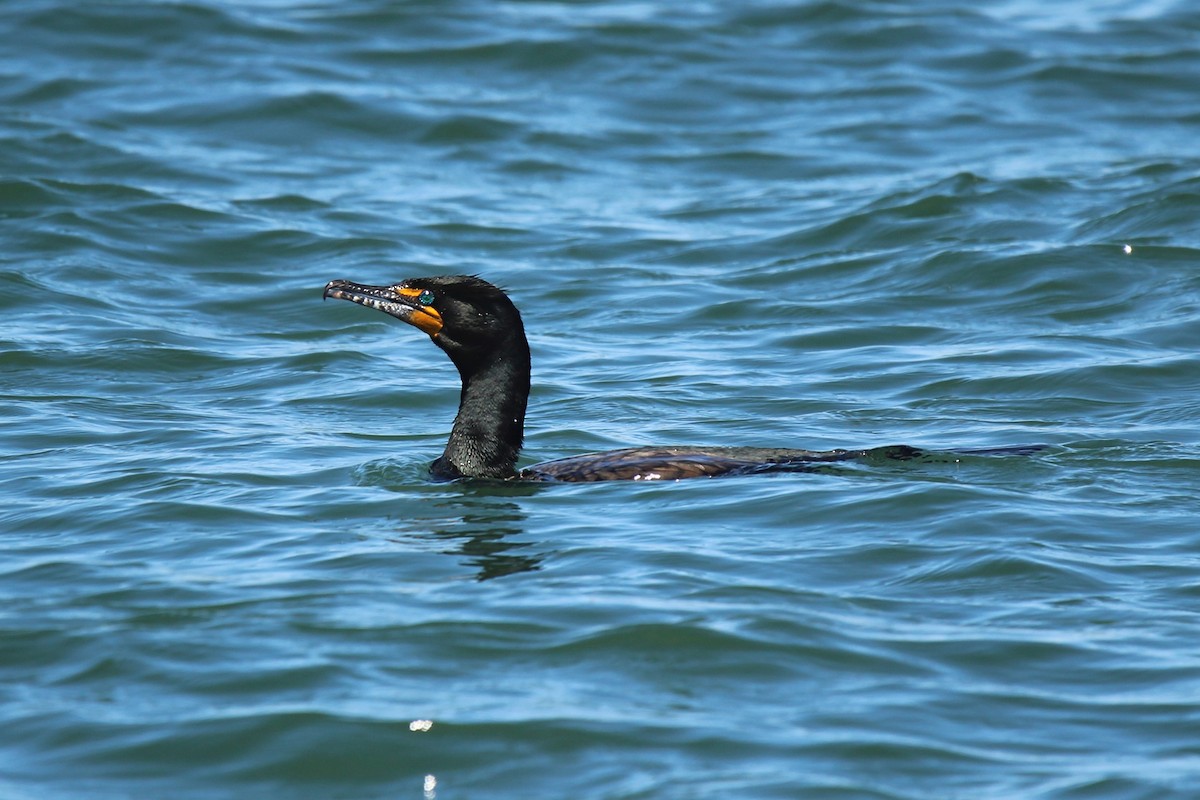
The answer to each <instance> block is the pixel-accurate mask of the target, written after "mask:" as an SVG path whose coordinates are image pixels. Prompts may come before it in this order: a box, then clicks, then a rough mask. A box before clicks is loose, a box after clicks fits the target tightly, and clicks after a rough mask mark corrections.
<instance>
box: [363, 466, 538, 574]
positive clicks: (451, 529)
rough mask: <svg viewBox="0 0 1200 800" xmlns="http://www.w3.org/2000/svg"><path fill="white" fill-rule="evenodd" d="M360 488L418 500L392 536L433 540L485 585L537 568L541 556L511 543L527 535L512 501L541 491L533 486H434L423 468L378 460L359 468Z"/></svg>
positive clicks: (528, 546) (499, 483)
mask: <svg viewBox="0 0 1200 800" xmlns="http://www.w3.org/2000/svg"><path fill="white" fill-rule="evenodd" d="M354 472H355V477H356V478H357V480H358V483H359V484H360V485H367V486H378V487H380V488H383V489H387V490H388V491H392V492H397V493H400V494H404V495H407V496H409V497H412V496H413V494H414V491H415V492H416V494H417V496H418V497H421V498H423V499H420V500H419V501H418V502H413V503H408V504H407V505H406V512H405V514H404V517H403V520H402V522H401V524H400V525H398V526H397V533H398V534H400V535H401V536H402V537H403V538H406V539H411V538H417V539H422V540H426V541H429V540H433V541H436V542H438V543H439V545H441V546H442V547H444V548H445V549H441V550H440V552H442V553H445V554H446V555H451V556H460V557H462V559H463V560H462V563H463V564H466V565H468V566H470V567H473V568H474V569H475V570H476V575H475V577H476V580H481V581H485V580H489V579H491V578H500V577H503V576H505V575H515V574H517V573H521V572H533V571H536V570H539V569H541V565H542V562H543V561H544V560H545V557H544V556H543V555H541V554H538V553H530V552H528V551H529V550H530V549H531V548H533V547H534V544H532V543H530V542H523V541H514V539H515V537H518V536H521V535H523V534H525V533H526V532H527V530H526V524H525V523H526V514H525V512H524V511H523V510H522V508H521V506H520V504H519V503H518V502H516V500H517V499H520V498H525V497H532V496H533V495H535V494H537V493H538V492H540V491H543V490H544V489H545V488H546V487H545V486H544V485H543V484H535V483H509V482H504V481H463V482H450V483H434V482H431V481H430V480H429V477H428V465H427V464H425V463H415V462H410V461H403V462H400V461H396V460H393V459H380V460H378V461H373V462H369V463H367V464H363V465H362V466H360V467H358V468H357V469H356V470H355V471H354Z"/></svg>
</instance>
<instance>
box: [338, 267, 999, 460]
mask: <svg viewBox="0 0 1200 800" xmlns="http://www.w3.org/2000/svg"><path fill="white" fill-rule="evenodd" d="M324 297H333V298H335V299H338V300H349V301H350V302H352V303H357V304H359V305H362V306H367V307H368V308H374V309H377V310H379V311H382V312H384V313H385V314H389V315H391V316H393V317H395V318H397V319H399V320H401V321H403V322H407V323H408V324H410V325H412V326H413V327H415V328H417V329H418V330H421V331H423V332H425V333H426V334H428V335H429V337H430V339H432V340H433V343H434V344H436V345H437V346H438V347H440V348H441V349H442V350H443V351H444V352H445V353H446V355H448V356H449V357H450V360H451V361H452V362H454V366H455V367H457V368H458V373H459V377H460V378H461V379H462V392H461V394H460V396H459V404H458V415H457V416H456V417H455V419H454V425H453V427H452V428H451V430H450V439H449V441H448V442H447V443H446V450H445V452H443V453H442V455H441V456H440V457H439V458H438V459H437V460H435V461H434V462H433V463H432V464H431V465H430V473H431V474H432V475H433V477H435V478H437V479H441V480H453V479H456V478H495V479H502V480H524V481H571V482H581V481H609V480H678V479H681V478H699V477H716V476H719V475H745V474H753V473H760V472H783V471H798V470H804V469H811V468H812V467H813V465H815V464H820V463H824V462H832V461H847V460H850V459H855V458H863V457H868V456H879V457H885V458H895V459H908V458H914V457H916V456H918V455H921V452H922V451H920V450H917V449H916V448H912V447H907V446H904V445H895V446H891V447H879V448H872V449H870V450H823V451H817V450H797V449H780V448H757V447H632V448H626V449H622V450H610V451H607V452H603V453H591V454H588V455H581V456H573V457H569V458H563V459H558V460H555V461H544V462H542V463H540V464H535V465H533V466H530V467H526V468H524V469H520V470H518V469H517V466H516V465H517V457H518V455H519V454H520V451H521V444H522V442H523V438H524V431H525V407H526V402H527V400H528V398H529V375H530V360H529V343H528V341H527V340H526V338H525V326H524V325H523V323H522V322H521V314H520V312H519V311H517V308H516V306H514V305H513V303H512V301H511V300H509V298H508V296H507V295H506V294H505V293H504V292H503V291H501V290H500V289H498V288H497V287H495V286H493V285H492V284H490V283H488V282H487V281H485V280H483V279H482V278H478V277H474V276H466V275H454V276H440V277H431V278H412V279H409V280H405V281H401V282H400V283H397V284H394V285H391V286H368V285H364V284H358V283H352V282H350V281H342V280H337V281H330V282H329V283H328V284H327V285H326V286H325V292H324ZM964 452H965V451H964ZM977 452H991V451H977ZM997 452H999V451H997ZM1011 452H1016V450H1012V451H1011Z"/></svg>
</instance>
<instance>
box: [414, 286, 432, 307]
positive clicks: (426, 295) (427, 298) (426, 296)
mask: <svg viewBox="0 0 1200 800" xmlns="http://www.w3.org/2000/svg"><path fill="white" fill-rule="evenodd" d="M433 300H434V297H433V292H431V291H429V290H428V289H426V290H424V291H423V292H421V293H420V294H419V295H417V302H418V303H420V304H421V305H423V306H431V305H433Z"/></svg>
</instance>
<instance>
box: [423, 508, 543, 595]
mask: <svg viewBox="0 0 1200 800" xmlns="http://www.w3.org/2000/svg"><path fill="white" fill-rule="evenodd" d="M446 505H455V503H454V501H450V502H448V503H447V504H446ZM461 505H462V510H463V514H462V517H461V519H459V520H455V521H445V522H444V523H443V524H441V525H439V526H437V527H435V528H433V530H431V531H430V532H429V535H430V536H432V537H434V538H436V539H439V540H442V541H445V542H447V543H450V544H453V547H452V548H451V549H447V550H443V551H442V552H443V553H446V554H447V555H461V556H465V557H466V558H465V559H464V561H463V563H465V564H468V565H470V566H472V567H474V568H476V569H477V570H478V572H477V573H476V576H475V578H476V580H481V581H486V580H488V579H490V578H500V577H503V576H505V575H515V574H516V573H518V572H532V571H534V570H538V569H541V565H542V561H543V558H544V557H543V556H541V555H538V554H536V553H519V552H516V551H520V550H528V549H529V548H531V547H532V546H533V545H531V544H530V543H529V542H517V541H513V540H512V538H511V537H514V536H518V535H520V534H522V533H525V527H524V522H525V514H524V513H523V512H522V511H521V509H520V507H519V506H518V505H517V504H516V503H512V502H508V501H503V500H500V499H499V498H472V500H471V502H470V503H463V504H461Z"/></svg>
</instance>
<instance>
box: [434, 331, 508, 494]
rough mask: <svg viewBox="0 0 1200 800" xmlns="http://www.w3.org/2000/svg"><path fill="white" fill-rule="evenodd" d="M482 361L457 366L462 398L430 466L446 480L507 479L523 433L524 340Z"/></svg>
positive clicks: (456, 362) (499, 350)
mask: <svg viewBox="0 0 1200 800" xmlns="http://www.w3.org/2000/svg"><path fill="white" fill-rule="evenodd" d="M517 339H518V340H519V341H513V342H510V343H509V346H507V347H504V348H499V349H498V352H493V353H491V354H490V355H489V356H488V357H487V358H486V359H485V360H482V361H478V362H476V361H472V362H466V363H459V362H458V361H457V360H456V361H455V366H457V367H458V372H459V376H460V377H461V378H462V395H461V396H460V398H459V402H458V415H457V416H456V417H455V418H454V427H453V429H451V431H450V441H449V442H447V443H446V451H445V452H444V453H443V454H442V457H441V458H439V459H438V460H437V461H434V462H433V465H432V467H431V468H430V469H431V471H432V472H433V474H434V475H436V476H438V477H446V478H458V477H467V478H511V477H512V476H513V475H515V474H516V465H517V455H518V454H519V453H520V452H521V443H522V440H523V439H524V435H525V404H526V402H527V401H528V399H529V345H528V344H527V343H526V342H525V337H524V336H520V337H517Z"/></svg>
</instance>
